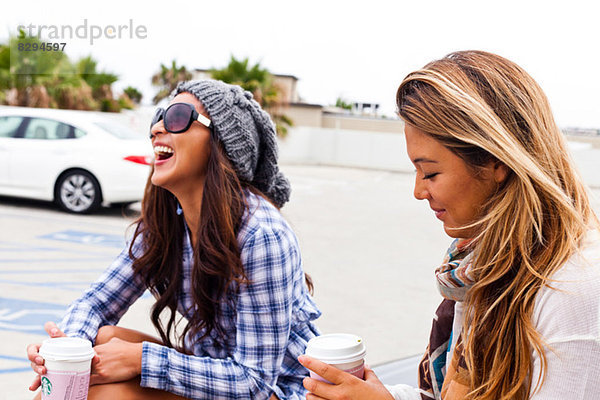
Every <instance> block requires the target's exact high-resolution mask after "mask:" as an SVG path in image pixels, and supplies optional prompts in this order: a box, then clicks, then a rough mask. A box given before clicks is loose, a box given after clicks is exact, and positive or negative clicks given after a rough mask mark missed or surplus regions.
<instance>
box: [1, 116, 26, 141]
mask: <svg viewBox="0 0 600 400" xmlns="http://www.w3.org/2000/svg"><path fill="white" fill-rule="evenodd" d="M22 122H23V117H17V116H10V117H0V137H14V136H15V135H16V133H17V131H18V130H19V126H21V123H22Z"/></svg>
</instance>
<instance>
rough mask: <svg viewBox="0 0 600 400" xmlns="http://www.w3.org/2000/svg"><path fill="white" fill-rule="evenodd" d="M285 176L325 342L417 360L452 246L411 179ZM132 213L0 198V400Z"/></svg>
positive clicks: (380, 357)
mask: <svg viewBox="0 0 600 400" xmlns="http://www.w3.org/2000/svg"><path fill="white" fill-rule="evenodd" d="M282 169H283V171H284V172H285V173H286V174H287V175H288V177H289V179H290V181H291V183H292V188H293V194H292V199H291V202H290V203H289V204H288V205H286V206H285V207H284V208H283V210H282V212H283V214H284V215H285V216H286V217H287V219H288V220H289V221H290V223H291V225H292V227H293V228H294V229H295V231H296V233H297V235H298V237H299V240H300V244H301V247H302V252H303V259H304V268H305V270H306V272H308V273H310V274H311V275H312V277H313V280H314V281H315V300H316V301H317V304H318V305H319V306H320V308H321V310H322V311H323V317H322V318H321V319H320V320H318V325H319V327H320V328H321V330H322V331H323V332H324V333H331V332H350V333H356V334H358V335H361V336H362V337H363V338H364V339H365V343H366V345H367V350H368V355H367V361H368V362H369V364H371V365H373V366H376V365H378V364H382V363H385V362H388V361H391V360H396V359H399V358H402V357H406V356H411V355H414V354H418V353H420V352H422V351H423V349H424V347H425V345H426V342H427V337H428V332H429V327H430V324H431V316H432V314H433V311H434V310H435V307H436V306H437V304H438V303H439V301H440V296H439V294H438V293H437V291H436V289H435V286H434V280H433V275H432V273H433V272H432V271H433V268H435V266H436V265H437V263H439V261H440V259H441V257H442V256H443V254H444V251H445V249H446V247H447V245H448V244H449V243H450V239H449V238H448V237H446V236H445V234H444V233H443V231H442V229H441V223H440V222H439V221H437V220H436V219H435V217H434V216H433V215H432V213H431V210H430V209H429V207H428V205H427V204H426V203H424V202H418V201H416V200H414V198H413V197H412V184H413V175H412V174H406V173H393V172H385V171H369V170H360V169H349V168H338V167H324V166H302V165H284V166H283V167H282ZM596 192H597V190H596ZM597 197H600V196H597ZM594 204H595V207H596V210H599V209H600V207H599V204H600V203H599V202H598V201H597V200H596V201H595V203H594ZM137 207H138V208H139V204H138V205H137ZM135 208H136V205H134V206H133V208H130V209H128V210H127V212H126V215H124V213H123V210H121V209H118V208H109V209H102V210H101V211H100V212H99V213H97V214H94V215H85V216H76V215H70V214H65V213H63V212H61V211H59V210H58V209H57V208H56V207H55V206H54V205H52V204H48V203H43V202H36V201H28V200H20V199H11V198H5V197H0V226H1V227H2V229H1V230H0V382H1V383H2V390H1V391H0V399H10V400H21V399H30V398H31V397H32V395H31V393H30V392H29V391H28V390H27V387H28V386H29V384H30V382H31V380H32V379H33V372H31V370H30V368H29V363H28V361H27V360H26V356H25V348H26V345H27V344H28V343H33V342H38V341H41V340H42V339H43V338H44V337H45V334H44V332H43V323H44V322H45V321H47V320H59V319H60V318H61V315H62V314H63V312H64V311H65V309H66V307H67V305H68V304H69V302H71V301H72V300H73V299H75V298H76V297H77V296H78V295H79V294H80V293H81V292H82V291H83V290H84V289H85V288H86V287H87V286H88V285H89V284H90V283H91V282H92V281H93V280H95V279H96V278H97V277H98V276H99V274H100V273H101V272H102V270H103V269H104V268H106V267H107V266H108V264H109V263H110V262H111V261H112V259H113V258H114V257H115V256H116V255H117V254H118V253H119V252H120V250H121V248H122V246H123V244H124V238H125V232H126V229H127V227H128V226H129V225H130V224H131V222H132V221H133V219H134V218H135V216H136V211H135ZM152 301H153V300H152V298H151V297H150V296H149V295H145V296H143V297H142V298H141V299H140V300H138V302H136V303H135V304H134V305H133V306H132V308H131V309H130V310H129V311H128V313H127V314H126V315H125V317H124V318H123V319H122V321H121V325H122V326H126V327H130V328H134V329H138V330H143V331H146V332H153V328H152V326H151V324H150V322H149V321H148V318H147V316H148V310H149V308H150V306H151V305H152Z"/></svg>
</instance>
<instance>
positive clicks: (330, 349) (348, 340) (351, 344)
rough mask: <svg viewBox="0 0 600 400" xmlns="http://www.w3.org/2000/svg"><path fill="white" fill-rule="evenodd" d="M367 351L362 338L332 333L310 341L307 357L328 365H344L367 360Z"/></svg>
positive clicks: (307, 347)
mask: <svg viewBox="0 0 600 400" xmlns="http://www.w3.org/2000/svg"><path fill="white" fill-rule="evenodd" d="M366 354H367V349H366V347H365V344H364V342H363V340H362V338H361V337H360V336H356V335H352V334H349V333H332V334H328V335H321V336H317V337H314V338H312V339H310V340H309V342H308V344H307V346H306V355H307V356H310V357H313V358H316V359H318V360H321V361H323V362H324V363H327V364H342V363H348V362H354V361H358V360H361V359H363V358H365V355H366Z"/></svg>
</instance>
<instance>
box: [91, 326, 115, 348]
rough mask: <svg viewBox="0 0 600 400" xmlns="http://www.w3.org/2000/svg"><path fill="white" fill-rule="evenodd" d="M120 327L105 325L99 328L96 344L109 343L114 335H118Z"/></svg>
mask: <svg viewBox="0 0 600 400" xmlns="http://www.w3.org/2000/svg"><path fill="white" fill-rule="evenodd" d="M118 329H119V328H118V327H116V326H113V325H104V326H102V327H100V329H98V334H97V335H96V345H99V344H105V343H108V341H109V340H110V339H112V338H114V337H118Z"/></svg>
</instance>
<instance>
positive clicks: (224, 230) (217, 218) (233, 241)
mask: <svg viewBox="0 0 600 400" xmlns="http://www.w3.org/2000/svg"><path fill="white" fill-rule="evenodd" d="M210 147H211V150H210V155H209V158H208V164H207V174H206V181H205V184H204V191H203V198H202V206H201V207H202V209H201V213H200V215H201V218H200V221H199V222H200V223H199V227H198V232H197V235H196V237H197V241H196V244H195V245H194V249H193V250H194V256H193V257H194V260H193V268H192V276H191V281H192V282H191V296H192V300H193V304H194V306H193V309H192V310H187V311H188V314H189V315H191V317H190V318H189V319H188V321H187V324H186V325H185V328H184V329H183V331H182V333H181V334H180V335H179V334H177V333H176V329H177V326H178V324H179V322H181V321H180V320H178V319H177V313H176V311H177V302H178V295H179V294H180V290H181V279H182V265H183V256H182V255H183V240H184V237H185V229H186V228H185V222H184V218H183V215H177V212H176V210H177V206H178V202H177V198H176V197H175V196H174V195H173V194H172V193H171V192H169V191H168V190H166V189H163V188H161V187H159V186H155V185H153V184H152V182H151V180H150V178H149V179H148V181H147V183H146V189H145V193H144V198H143V200H142V213H141V216H140V217H139V218H138V219H137V221H135V222H134V225H135V226H136V229H135V233H134V236H133V240H132V241H131V246H130V249H129V254H130V257H131V258H132V259H133V260H134V261H133V269H134V271H135V273H136V274H137V275H138V276H140V277H141V279H142V280H143V281H144V283H145V284H146V286H147V287H148V288H149V290H150V291H151V293H152V294H153V295H154V296H155V297H156V299H157V300H156V303H155V304H154V306H153V307H152V311H151V320H152V323H153V324H154V326H155V328H156V329H157V331H158V332H159V334H160V337H161V339H162V341H163V343H165V344H166V345H168V346H170V347H174V348H177V349H178V350H180V351H182V352H186V353H190V352H191V349H190V347H189V346H188V344H189V343H187V342H186V341H185V340H184V339H185V338H186V337H191V338H198V340H201V339H202V338H205V337H207V336H208V335H210V334H211V332H213V331H214V332H215V333H216V335H211V336H213V337H214V338H215V340H216V341H217V342H216V343H215V344H216V345H224V344H225V339H226V332H225V331H224V329H223V327H222V326H221V325H220V324H219V322H218V319H219V315H218V313H219V310H220V306H221V304H222V303H223V302H224V301H229V302H231V301H232V300H231V299H232V298H233V296H231V294H232V293H229V291H230V289H231V286H232V285H231V284H232V283H234V282H237V283H245V284H248V283H250V282H248V281H247V279H246V276H245V271H244V266H243V265H242V262H241V259H240V249H239V247H238V242H237V234H238V232H239V230H240V227H241V224H242V216H243V214H244V212H245V211H246V210H247V209H248V203H247V201H246V196H245V193H247V191H250V192H252V193H254V194H256V195H258V196H261V197H263V198H265V199H266V200H268V201H269V202H271V204H274V203H273V201H271V200H270V199H269V198H268V197H267V196H265V195H264V194H262V193H261V192H260V191H258V190H257V189H256V188H254V187H253V186H252V185H250V184H247V183H244V182H241V181H240V179H239V178H238V176H237V174H236V172H235V170H234V169H233V167H232V165H231V163H230V161H229V160H228V158H227V156H226V155H225V151H224V149H223V145H222V144H221V143H220V141H219V140H218V139H217V137H216V135H215V134H214V133H212V134H211V138H210ZM150 176H152V173H151V174H150ZM138 236H141V239H142V243H143V251H142V254H141V255H137V256H135V255H134V251H133V249H134V243H135V242H136V239H137V238H138ZM305 278H306V284H307V286H308V289H309V291H310V292H311V293H312V289H313V285H312V280H311V279H310V277H309V276H308V275H307V274H306V275H305ZM165 310H167V312H168V315H167V318H166V323H165V319H164V318H163V316H162V314H163V311H165ZM175 337H178V339H176V342H175V343H173V342H172V339H173V338H175ZM192 345H193V344H192Z"/></svg>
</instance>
